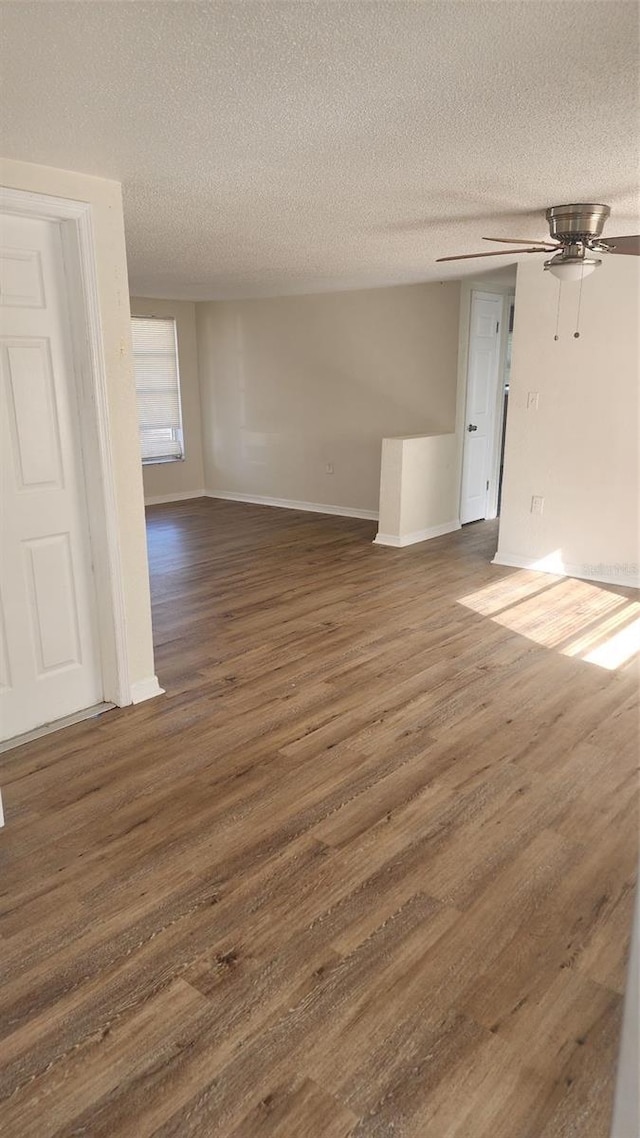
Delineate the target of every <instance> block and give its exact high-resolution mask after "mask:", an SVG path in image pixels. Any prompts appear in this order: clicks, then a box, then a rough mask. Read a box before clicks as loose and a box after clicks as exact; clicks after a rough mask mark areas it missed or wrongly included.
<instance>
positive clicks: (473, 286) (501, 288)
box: [455, 278, 515, 518]
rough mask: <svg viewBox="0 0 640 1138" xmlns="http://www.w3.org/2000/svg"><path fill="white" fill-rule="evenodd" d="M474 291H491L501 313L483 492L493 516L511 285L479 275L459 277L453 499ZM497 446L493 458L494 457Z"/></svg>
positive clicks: (459, 485)
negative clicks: (494, 415) (493, 412)
mask: <svg viewBox="0 0 640 1138" xmlns="http://www.w3.org/2000/svg"><path fill="white" fill-rule="evenodd" d="M474 292H484V293H493V294H494V295H497V296H501V297H502V298H503V301H502V317H501V336H500V359H499V363H498V368H499V377H498V385H497V388H498V390H497V397H496V411H497V418H494V426H493V462H492V465H491V471H492V473H491V474H490V476H489V490H488V494H487V511H486V516H487V518H492V517H495V516H496V513H497V508H498V486H497V481H496V479H497V476H498V475H499V472H500V450H499V447H500V441H501V430H502V413H503V409H504V408H503V400H502V399H501V395H502V390H501V383H500V380H501V379H503V378H504V364H505V358H506V348H507V335H508V321H509V302H510V300H512V299H514V298H515V288H514V285H512V284H510V285H500V284H493V283H492V282H490V281H486V282H485V281H483V280H482V278H479V279H472V280H463V281H462V282H461V292H460V321H459V326H458V376H457V393H456V428H455V434H456V436H457V448H456V449H457V457H456V481H457V500H458V502H459V501H460V498H461V495H462V464H463V461H464V444H465V439H466V431H465V424H466V418H465V414H466V408H467V381H468V378H469V335H470V331H471V294H472V293H474ZM496 450H497V461H496Z"/></svg>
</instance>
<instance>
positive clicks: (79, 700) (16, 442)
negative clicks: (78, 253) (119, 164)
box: [0, 215, 103, 739]
mask: <svg viewBox="0 0 640 1138" xmlns="http://www.w3.org/2000/svg"><path fill="white" fill-rule="evenodd" d="M0 243H1V248H0V415H1V417H2V423H1V448H2V451H1V455H0V478H1V485H0V496H1V504H2V521H1V526H2V529H1V546H0V738H2V739H8V738H13V737H14V736H16V735H19V734H22V733H23V732H26V731H29V730H31V729H33V728H35V727H39V726H42V725H43V724H46V723H50V722H54V721H55V720H57V719H61V718H62V717H64V716H66V715H69V714H71V713H73V712H76V711H79V710H81V709H83V708H86V707H90V706H92V705H94V704H96V703H99V702H100V701H101V700H102V698H103V685H102V673H101V666H100V652H99V640H98V632H97V612H96V595H95V586H94V577H93V569H92V560H91V541H90V534H89V518H88V508H87V499H86V491H85V475H84V468H83V457H82V437H81V428H80V416H79V408H78V384H77V382H76V376H75V374H74V359H73V352H72V344H71V337H70V327H69V319H70V314H69V310H68V305H69V298H68V295H67V284H66V280H65V271H64V262H63V254H62V242H61V234H60V226H59V224H58V223H56V222H53V221H40V220H35V219H30V218H21V217H13V216H9V215H4V216H3V217H2V219H1V227H0Z"/></svg>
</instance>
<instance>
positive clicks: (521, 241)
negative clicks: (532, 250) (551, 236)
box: [482, 237, 560, 249]
mask: <svg viewBox="0 0 640 1138" xmlns="http://www.w3.org/2000/svg"><path fill="white" fill-rule="evenodd" d="M482 240H483V241H500V242H502V244H503V245H545V246H546V247H547V248H548V249H559V248H560V246H559V245H557V244H556V242H552V241H535V240H534V238H533V237H483V238H482Z"/></svg>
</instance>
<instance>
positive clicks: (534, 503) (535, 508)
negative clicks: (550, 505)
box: [531, 494, 544, 514]
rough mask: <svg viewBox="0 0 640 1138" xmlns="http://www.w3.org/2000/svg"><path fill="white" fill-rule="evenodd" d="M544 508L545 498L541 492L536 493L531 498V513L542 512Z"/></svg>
mask: <svg viewBox="0 0 640 1138" xmlns="http://www.w3.org/2000/svg"><path fill="white" fill-rule="evenodd" d="M543 510H544V498H541V497H540V495H539V494H534V495H533V498H532V499H531V513H532V514H541V513H542V511H543Z"/></svg>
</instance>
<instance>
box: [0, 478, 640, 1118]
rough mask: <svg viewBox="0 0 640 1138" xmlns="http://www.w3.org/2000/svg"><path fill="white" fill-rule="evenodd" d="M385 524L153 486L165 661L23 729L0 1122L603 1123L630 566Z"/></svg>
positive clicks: (10, 836)
mask: <svg viewBox="0 0 640 1138" xmlns="http://www.w3.org/2000/svg"><path fill="white" fill-rule="evenodd" d="M374 529H375V527H374V525H373V524H371V523H369V522H361V521H354V520H351V519H346V518H337V517H335V518H333V517H324V516H320V515H312V514H301V513H294V512H291V511H285V510H274V509H268V508H263V507H253V506H245V505H240V504H235V503H228V502H216V501H212V500H199V501H195V502H186V503H180V504H178V505H171V506H161V507H155V508H153V509H151V510H150V511H149V546H150V560H151V568H152V588H153V601H154V628H155V639H156V645H157V671H158V675H159V677H160V680H161V683H162V684H163V686H165V687H166V689H167V694H166V695H165V696H163V697H161V698H159V699H157V700H152V701H150V702H148V703H145V704H141V705H139V706H137V707H135V708H128V709H123V710H115V711H112V712H109V713H107V714H106V715H104V716H102V717H101V718H99V719H97V720H92V721H89V722H84V723H78V724H75V725H74V726H71V727H69V728H67V729H65V730H64V731H62V732H60V733H58V734H56V735H52V736H48V737H46V738H43V739H39V740H37V741H35V742H32V743H30V744H28V745H25V746H23V747H21V748H18V749H15V750H14V751H12V752H9V753H8V754H7V755H5V756H3V759H2V773H1V774H0V784H1V785H2V787H3V792H4V798H5V808H6V814H7V826H6V828H5V831H4V832H3V834H2V836H1V838H0V845H1V846H2V857H3V861H2V881H1V891H2V897H1V904H2V910H1V911H2V926H1V936H2V940H1V941H0V950H1V952H2V956H3V971H4V983H3V986H2V993H1V996H0V1021H1V1031H2V1075H1V1083H0V1092H1V1093H2V1095H3V1099H2V1105H1V1106H0V1129H2V1131H3V1133H4V1134H6V1135H7V1136H8V1138H13V1136H15V1138H18V1136H19V1138H53V1136H57V1138H71V1136H75V1135H85V1136H87V1135H88V1136H90V1138H102V1136H104V1138H107V1136H108V1138H124V1136H128V1138H145V1136H151V1135H155V1136H161V1138H169V1136H175V1138H276V1136H277V1138H347V1136H351V1138H391V1136H393V1138H578V1136H579V1138H606V1135H607V1133H608V1125H609V1117H610V1109H611V1096H612V1086H613V1075H614V1064H615V1056H616V1053H617V1045H618V1032H619V1026H620V1014H621V1003H622V993H623V991H624V983H625V961H626V954H627V945H628V938H629V929H630V922H631V909H632V893H633V882H634V871H635V866H636V859H637V834H638V814H637V786H638V783H637V751H638V736H637V709H636V692H637V672H636V670H635V665H634V662H633V661H632V660H628V659H625V658H624V653H623V655H622V657H620V644H621V643H623V644H626V643H627V642H628V637H627V640H624V641H620V639H619V634H620V632H621V631H622V632H624V631H625V629H628V628H630V627H631V626H632V623H633V621H634V620H636V619H637V615H638V603H637V597H634V596H633V595H632V593H631V592H630V591H628V590H624V589H614V588H611V587H608V586H598V585H590V584H588V583H586V582H579V581H569V580H557V579H555V578H550V577H549V576H546V575H542V574H535V573H532V572H522V571H517V570H510V569H502V568H498V567H495V566H492V565H491V564H490V559H491V556H492V554H493V550H494V548H495V539H496V527H495V525H493V524H491V523H482V524H479V525H476V526H472V527H468V528H466V529H465V530H463V531H461V532H460V533H457V534H453V535H449V536H447V537H444V538H440V539H438V540H436V541H432V542H429V543H426V544H424V545H421V546H416V547H414V548H411V549H406V550H392V549H384V548H379V547H377V546H373V545H372V544H371V539H372V537H373V535H374ZM616 637H618V639H617V640H616ZM612 646H613V647H612ZM596 650H597V653H599V655H597V657H596V656H594V657H593V658H594V659H595V658H597V659H599V660H605V661H606V660H607V658H609V659H610V661H611V653H612V652H613V657H614V658H615V662H616V663H617V664H618V665H619V666H617V667H613V666H612V665H611V662H610V666H609V668H607V667H600V666H597V665H596V664H595V663H589V662H588V659H587V658H588V656H589V654H590V653H593V652H594V651H596ZM616 652H617V657H616Z"/></svg>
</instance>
